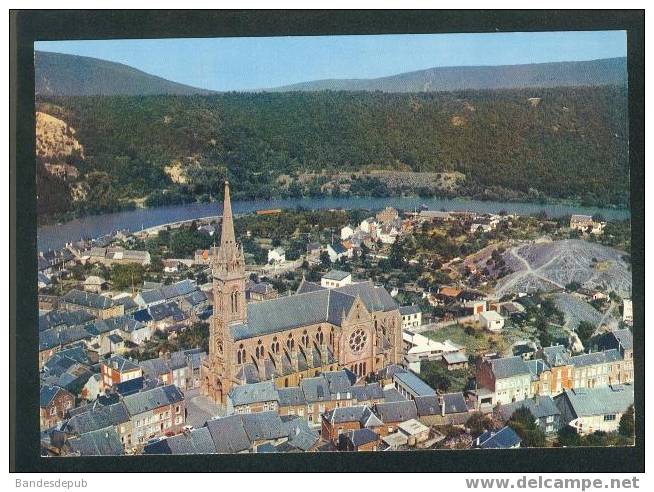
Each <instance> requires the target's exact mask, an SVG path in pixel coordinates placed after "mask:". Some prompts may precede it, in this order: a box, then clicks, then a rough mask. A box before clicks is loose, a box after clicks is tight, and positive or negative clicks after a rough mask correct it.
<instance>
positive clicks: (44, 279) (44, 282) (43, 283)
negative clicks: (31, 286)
mask: <svg viewBox="0 0 654 492" xmlns="http://www.w3.org/2000/svg"><path fill="white" fill-rule="evenodd" d="M37 280H38V281H37V286H38V288H39V289H45V288H46V287H49V286H50V285H51V284H52V281H51V280H50V279H49V278H48V276H47V275H46V274H45V273H42V272H39V273H38V275H37Z"/></svg>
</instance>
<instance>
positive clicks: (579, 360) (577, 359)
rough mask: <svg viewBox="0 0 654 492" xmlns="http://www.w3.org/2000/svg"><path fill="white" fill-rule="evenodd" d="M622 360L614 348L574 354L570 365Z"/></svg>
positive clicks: (588, 364) (580, 365)
mask: <svg viewBox="0 0 654 492" xmlns="http://www.w3.org/2000/svg"><path fill="white" fill-rule="evenodd" d="M619 360H622V355H620V352H618V350H616V349H612V350H604V351H602V352H593V353H590V354H581V355H575V356H574V357H572V365H574V366H575V367H584V366H592V365H595V364H606V363H609V362H615V361H619Z"/></svg>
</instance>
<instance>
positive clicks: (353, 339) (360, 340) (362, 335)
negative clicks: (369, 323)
mask: <svg viewBox="0 0 654 492" xmlns="http://www.w3.org/2000/svg"><path fill="white" fill-rule="evenodd" d="M367 341H368V334H367V333H366V332H365V331H363V330H362V329H360V328H359V329H358V330H355V331H353V332H352V334H351V335H350V340H349V345H350V350H352V352H353V353H355V354H357V353H359V352H361V351H362V350H363V349H364V347H365V346H366V342H367Z"/></svg>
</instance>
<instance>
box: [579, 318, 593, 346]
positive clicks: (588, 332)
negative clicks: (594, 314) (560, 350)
mask: <svg viewBox="0 0 654 492" xmlns="http://www.w3.org/2000/svg"><path fill="white" fill-rule="evenodd" d="M576 332H577V335H578V336H579V340H581V343H582V344H583V345H584V347H586V345H587V344H588V342H589V341H590V339H591V337H592V336H593V333H595V325H593V324H592V323H590V322H588V321H580V322H579V324H578V325H577V330H576Z"/></svg>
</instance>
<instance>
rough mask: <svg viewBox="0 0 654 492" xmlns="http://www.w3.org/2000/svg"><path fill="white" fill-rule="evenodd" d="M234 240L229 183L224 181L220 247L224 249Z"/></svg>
mask: <svg viewBox="0 0 654 492" xmlns="http://www.w3.org/2000/svg"><path fill="white" fill-rule="evenodd" d="M234 243H235V238H234V220H233V217H232V201H231V199H230V197H229V181H225V200H224V202H223V223H222V232H221V236H220V246H221V247H222V248H224V247H225V246H227V245H233V244H234Z"/></svg>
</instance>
